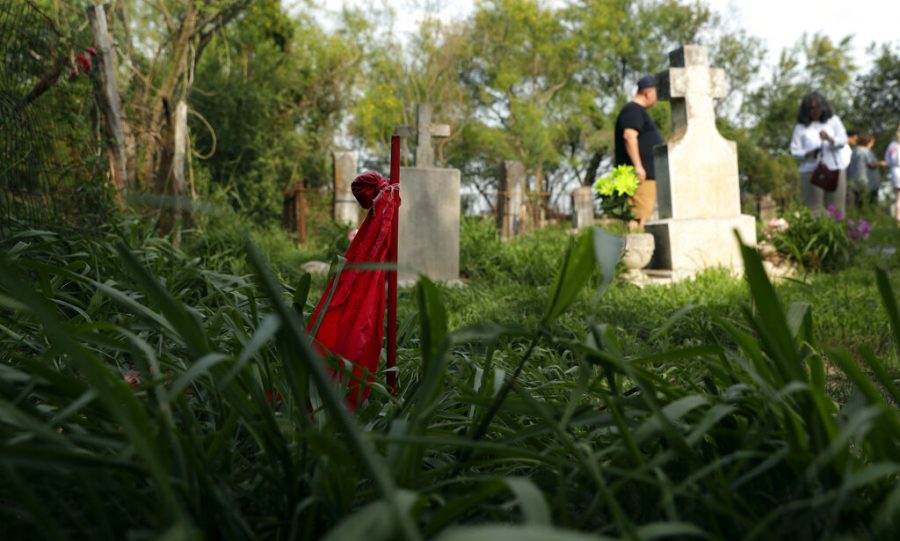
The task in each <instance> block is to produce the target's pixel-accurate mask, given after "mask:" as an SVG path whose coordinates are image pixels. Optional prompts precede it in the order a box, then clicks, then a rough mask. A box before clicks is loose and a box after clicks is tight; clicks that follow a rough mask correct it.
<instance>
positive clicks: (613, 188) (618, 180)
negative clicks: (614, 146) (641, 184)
mask: <svg viewBox="0 0 900 541" xmlns="http://www.w3.org/2000/svg"><path fill="white" fill-rule="evenodd" d="M637 188H638V177H637V174H636V173H635V172H634V167H633V166H631V165H620V166H618V167H616V168H615V169H613V170H612V172H610V173H609V174H608V175H606V176H603V177H600V178H598V179H597V182H596V184H594V189H595V190H597V193H598V194H600V196H601V197H614V196H625V197H631V196H633V195H634V193H635V192H636V191H637Z"/></svg>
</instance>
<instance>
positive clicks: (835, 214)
mask: <svg viewBox="0 0 900 541" xmlns="http://www.w3.org/2000/svg"><path fill="white" fill-rule="evenodd" d="M827 212H828V215H829V216H831V219H832V220H834V221H835V222H841V221H843V220H844V213H843V212H841V211H840V209H837V208H835V207H834V206H833V205H828V209H827Z"/></svg>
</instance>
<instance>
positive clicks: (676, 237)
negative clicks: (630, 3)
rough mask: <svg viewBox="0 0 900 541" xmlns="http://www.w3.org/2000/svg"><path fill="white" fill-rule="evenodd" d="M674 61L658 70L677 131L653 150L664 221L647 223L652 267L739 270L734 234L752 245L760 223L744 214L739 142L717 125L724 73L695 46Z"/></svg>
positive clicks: (674, 54)
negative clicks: (651, 241)
mask: <svg viewBox="0 0 900 541" xmlns="http://www.w3.org/2000/svg"><path fill="white" fill-rule="evenodd" d="M669 63H670V65H671V69H669V70H668V71H666V72H663V73H661V74H659V75H658V80H659V89H658V91H659V98H660V99H664V100H670V101H671V103H672V137H671V139H670V140H669V141H668V142H667V144H665V145H660V146H657V147H656V148H655V149H654V159H655V163H656V177H657V179H656V181H657V199H658V201H657V204H658V209H659V219H658V220H655V221H651V222H649V223H648V224H647V227H646V229H647V231H648V232H649V233H653V236H654V238H655V241H656V251H655V253H654V256H653V261H652V262H651V267H653V268H657V269H667V270H672V271H676V273H679V272H686V273H691V272H696V271H699V270H703V269H706V268H709V267H717V266H722V267H728V268H732V269H736V270H738V269H741V268H743V261H742V259H741V256H740V248H739V245H738V243H737V241H736V240H735V238H734V233H733V232H734V230H735V229H736V230H738V232H739V234H740V236H741V238H742V239H743V241H744V242H745V243H747V244H751V245H755V244H756V222H755V219H754V218H753V217H752V216H747V215H742V214H741V207H740V183H739V178H738V163H737V145H736V144H735V143H734V142H733V141H728V140H726V139H725V138H723V137H722V135H721V134H719V131H718V130H717V129H716V122H715V120H716V119H715V107H714V102H713V99H714V98H722V97H724V96H725V92H726V88H727V87H726V82H725V73H724V72H723V71H722V70H720V69H710V67H709V55H708V53H707V50H706V48H705V47H701V46H697V45H685V46H684V47H682V48H680V49H677V50H675V51H673V52H671V53H670V54H669Z"/></svg>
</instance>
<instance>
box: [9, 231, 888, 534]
mask: <svg viewBox="0 0 900 541" xmlns="http://www.w3.org/2000/svg"><path fill="white" fill-rule="evenodd" d="M143 231H144V227H143V226H142V225H141V224H140V223H139V222H132V223H127V224H123V227H121V228H120V229H118V230H115V231H110V236H109V237H108V238H106V239H101V240H87V239H79V238H73V237H71V236H69V237H65V236H60V235H57V234H55V233H52V232H47V231H21V232H18V233H17V234H15V235H14V236H13V237H12V238H10V239H8V240H5V241H4V245H3V247H4V253H5V254H6V255H5V258H4V260H3V262H2V263H0V284H2V285H0V303H2V304H3V306H4V308H5V310H4V311H3V312H2V313H0V324H2V331H3V332H2V334H0V341H2V346H3V348H2V349H0V351H3V353H2V357H0V477H2V480H3V482H2V483H0V501H2V502H4V505H3V507H2V510H3V512H5V514H6V515H7V520H4V521H3V522H2V523H0V533H2V534H3V536H4V537H13V538H15V537H22V536H32V537H33V536H41V537H48V538H60V537H73V536H74V537H109V538H119V537H124V536H127V535H132V536H152V535H159V534H163V533H165V534H168V535H171V536H192V535H201V534H203V535H206V536H210V537H217V536H221V537H253V538H261V539H280V538H291V539H296V538H301V539H317V538H329V539H344V538H350V537H359V536H360V535H361V533H362V532H365V536H366V537H368V538H372V539H393V538H405V539H417V538H422V537H438V538H444V539H466V538H473V537H475V536H479V535H485V534H486V533H488V534H491V535H495V534H496V535H505V536H512V535H515V536H517V537H519V538H523V539H528V538H544V539H557V538H558V539H578V538H580V537H582V536H583V535H586V533H585V534H581V533H578V532H576V531H574V530H578V531H580V532H589V533H590V534H591V535H601V536H605V537H607V538H616V537H640V538H643V537H656V536H660V535H664V534H665V535H675V536H704V535H705V536H722V537H740V536H748V535H749V536H755V535H761V534H763V533H766V534H767V535H771V532H779V533H778V535H779V536H781V537H793V538H800V539H817V538H822V537H827V536H829V535H838V534H847V535H857V536H859V535H863V536H873V537H877V536H880V535H887V533H888V532H890V531H892V529H893V528H896V526H897V524H896V522H895V521H896V516H897V506H898V495H897V494H898V489H897V488H896V479H897V475H898V472H900V442H898V441H897V434H898V433H900V432H898V428H900V425H898V423H900V416H898V414H897V410H896V408H895V407H893V406H892V405H890V403H889V402H888V400H897V399H898V398H900V396H898V394H897V391H896V388H895V384H894V383H893V381H892V377H893V376H892V375H891V374H892V370H894V368H893V367H890V366H887V365H885V364H884V363H883V362H882V361H880V360H879V359H878V358H877V357H875V356H874V355H873V354H871V352H867V351H865V350H864V351H862V352H861V355H862V362H863V363H864V369H862V368H860V366H859V365H857V364H856V363H855V362H854V361H853V360H852V359H851V358H850V357H849V356H848V354H847V353H845V352H844V351H842V350H825V349H822V348H820V347H819V346H818V345H817V340H816V336H815V335H814V333H813V329H814V326H813V320H812V317H811V312H810V310H809V307H808V306H805V305H802V304H792V305H791V306H789V307H787V308H784V307H783V306H782V304H781V301H780V300H779V298H778V297H777V296H776V294H775V291H774V289H773V288H772V287H771V285H770V284H769V283H768V281H767V280H766V278H765V274H764V272H763V271H762V267H761V264H760V262H759V259H758V257H757V256H756V254H755V252H753V251H752V250H749V249H746V250H745V251H744V257H745V264H746V266H747V283H748V284H749V287H750V293H751V294H752V299H753V305H752V308H751V306H750V305H749V304H746V303H745V304H743V308H741V310H742V312H743V317H742V318H740V320H739V319H732V318H731V317H730V316H726V317H722V316H721V315H719V316H716V315H715V313H713V318H712V319H711V320H710V321H711V322H712V324H713V325H714V326H715V327H716V328H717V329H718V333H720V334H718V336H721V337H727V338H728V340H711V339H710V340H708V339H706V338H705V337H706V336H716V335H705V334H703V333H700V334H695V337H696V341H695V342H693V343H688V344H681V345H674V344H673V345H670V346H669V347H666V348H662V349H659V348H658V349H655V350H653V351H647V352H635V351H633V350H631V348H630V346H629V344H628V343H627V342H626V341H625V340H623V338H622V337H621V335H620V334H619V333H618V332H617V330H616V328H615V327H614V326H613V325H610V324H609V323H607V322H605V321H602V320H599V319H598V318H597V315H596V314H598V313H599V312H598V311H597V309H594V310H588V311H585V310H584V309H583V308H578V307H579V306H581V305H582V304H583V303H584V302H585V301H586V300H587V299H586V298H585V297H587V296H588V295H587V292H586V291H584V290H583V288H584V287H586V286H587V285H589V284H592V283H597V282H595V281H594V279H593V277H592V275H593V274H594V272H595V271H594V268H595V265H596V264H597V258H598V256H597V255H595V254H601V253H603V250H600V251H597V250H598V248H599V245H598V244H597V243H598V242H601V243H602V242H606V241H603V240H601V237H597V236H596V235H597V233H596V232H588V233H587V234H586V235H584V236H582V237H580V238H578V239H575V240H573V247H572V250H571V252H570V253H569V255H568V256H566V257H565V258H564V259H562V260H561V261H559V264H558V268H559V269H560V270H559V272H558V277H557V279H556V280H555V281H550V280H548V281H547V282H545V283H546V284H548V285H549V284H550V283H551V282H552V284H553V285H552V286H550V287H549V288H548V289H541V290H540V291H545V292H546V294H547V299H549V300H548V302H547V303H546V304H545V303H543V302H541V299H535V300H536V301H537V304H538V305H539V308H538V317H537V318H535V319H533V320H530V319H528V318H518V317H512V318H510V320H509V323H508V324H491V323H487V322H484V320H476V321H481V323H480V324H476V325H467V326H464V327H456V328H454V327H453V326H452V325H451V321H452V320H453V317H452V313H451V311H450V310H448V308H447V306H448V305H447V304H446V301H445V300H444V298H446V297H447V296H448V295H449V294H450V292H449V291H445V290H441V289H439V288H437V287H435V286H434V285H432V284H430V283H428V282H422V283H420V284H419V286H418V287H417V289H416V290H415V291H414V292H406V293H404V295H403V297H402V298H401V300H402V304H401V318H402V319H405V320H406V321H411V322H415V321H416V320H418V323H419V325H418V326H416V325H413V324H407V325H403V326H401V333H400V334H401V337H400V367H401V373H400V381H401V382H403V385H402V388H401V394H400V395H399V396H398V397H396V398H393V397H391V396H390V395H389V394H388V393H387V392H386V390H385V389H384V388H382V387H380V386H378V387H376V389H375V390H374V392H373V395H372V398H371V399H370V401H369V403H368V404H367V405H365V406H363V407H362V408H360V410H358V412H357V413H356V414H355V415H349V414H348V413H347V411H346V410H345V409H344V407H343V405H342V404H341V400H340V398H339V397H340V396H341V393H342V392H343V390H342V389H341V388H340V387H336V386H334V385H333V384H332V383H330V382H329V381H328V380H327V379H326V378H324V377H323V376H324V372H322V371H321V367H322V364H323V363H324V362H326V361H325V360H323V359H321V358H319V357H318V356H317V355H316V354H315V352H314V351H313V350H312V349H311V348H310V345H309V342H308V339H307V338H306V336H305V332H304V331H303V318H304V317H305V316H306V315H307V314H309V312H310V311H311V307H312V305H311V304H308V303H307V302H306V301H305V300H304V299H305V298H306V296H305V293H303V292H302V291H300V290H298V291H297V292H294V291H293V290H292V289H291V288H285V287H284V286H283V285H281V284H279V283H278V281H277V280H275V279H274V278H273V276H272V274H271V273H270V272H269V271H268V269H267V266H266V264H265V263H264V262H263V261H262V258H261V257H260V255H259V253H258V252H256V251H255V250H254V249H252V248H250V249H249V253H250V266H251V267H252V269H254V270H253V276H241V275H235V274H229V273H228V272H227V271H226V269H224V268H207V267H205V266H204V264H205V263H206V262H208V261H213V262H214V261H216V260H206V259H202V260H201V259H194V258H192V257H191V256H189V255H187V254H185V253H183V252H181V251H180V250H178V249H176V248H174V247H172V245H171V244H170V243H168V242H167V241H165V240H163V239H158V238H152V237H146V236H144V234H143ZM604 258H605V256H599V259H600V263H603V264H607V268H608V263H609V262H604ZM218 261H219V263H222V262H223V260H221V259H220V260H218ZM604 275H605V276H606V273H604ZM27 284H34V285H33V286H32V285H27ZM598 285H601V286H602V283H599V284H598ZM878 285H879V288H880V289H881V291H882V294H883V298H884V305H885V308H886V309H887V310H888V313H889V318H888V320H889V321H892V322H896V321H900V316H898V315H897V313H896V302H895V299H894V297H895V294H894V292H893V291H892V288H891V285H890V282H889V281H888V280H887V277H886V275H885V274H883V273H882V274H879V275H878ZM300 287H301V288H305V287H308V285H307V286H303V285H302V282H301V285H300ZM473 287H475V286H473ZM545 287H546V286H545ZM620 289H621V288H620V287H616V286H613V287H612V288H611V289H609V290H607V292H606V293H607V294H608V295H612V297H609V299H608V300H600V301H599V304H596V305H595V306H596V307H597V308H598V309H599V308H602V306H603V305H604V304H605V303H607V302H611V300H612V299H614V298H615V295H613V294H618V293H617V292H618V291H619V290H620ZM632 296H633V295H632ZM743 296H744V297H745V298H747V297H746V294H744V295H743ZM532 297H534V295H532ZM290 299H296V300H298V302H299V303H300V304H298V305H296V306H294V307H291V306H290V304H289V303H290ZM413 299H415V302H411V301H413ZM595 300H596V299H595ZM573 311H574V312H573ZM576 314H580V315H577V318H576V319H575V320H572V319H569V320H567V321H568V323H566V324H565V325H564V326H561V325H563V323H564V322H563V318H571V317H572V316H573V315H576ZM688 316H689V312H687V311H684V310H681V311H678V312H676V313H675V314H674V315H672V316H671V317H670V320H671V321H670V322H669V323H667V324H666V325H665V326H664V327H665V328H667V329H669V330H671V329H673V328H674V327H677V326H678V325H679V324H681V320H682V318H684V317H688ZM576 321H577V323H576ZM416 327H418V330H417V328H416ZM570 328H571V330H573V331H574V330H575V329H579V330H578V331H577V332H570V330H569V329H570ZM660 332H667V331H666V330H665V329H661V331H660ZM892 333H894V334H897V333H898V331H897V329H893V331H892ZM897 338H900V335H898V336H897ZM825 355H827V357H828V359H829V360H831V361H832V362H834V363H835V365H837V366H839V367H840V370H842V371H843V373H844V374H845V377H846V378H848V379H849V380H850V381H851V382H852V384H853V385H854V386H856V387H858V389H859V391H857V392H854V393H853V394H852V399H851V400H849V401H847V402H846V403H845V404H844V405H843V407H840V406H838V404H836V403H835V402H834V401H832V400H830V399H829V398H828V396H827V394H826V383H827V382H826V379H825V376H824V374H825V368H824V366H825V365H824V358H825V357H824V356H825ZM679 367H681V368H680V369H679ZM132 370H134V371H136V372H137V373H138V374H139V375H140V382H139V383H138V385H137V386H136V387H135V388H134V389H131V388H129V385H128V384H127V383H126V381H125V378H124V376H125V375H126V374H129V373H130V371H132ZM310 402H312V403H313V404H316V406H314V407H313V408H312V409H309V407H308V404H310ZM761 495H765V497H761ZM659 502H663V505H662V506H660V505H659ZM501 524H502V525H501Z"/></svg>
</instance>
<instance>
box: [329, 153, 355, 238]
mask: <svg viewBox="0 0 900 541" xmlns="http://www.w3.org/2000/svg"><path fill="white" fill-rule="evenodd" d="M332 157H333V158H334V192H333V197H334V200H333V204H332V211H333V219H334V221H335V223H339V224H344V225H351V226H356V225H358V224H359V209H360V206H359V203H357V201H356V198H355V197H353V191H352V190H351V188H350V186H351V184H352V183H353V179H354V178H356V161H357V153H356V152H355V151H334V152H332Z"/></svg>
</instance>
